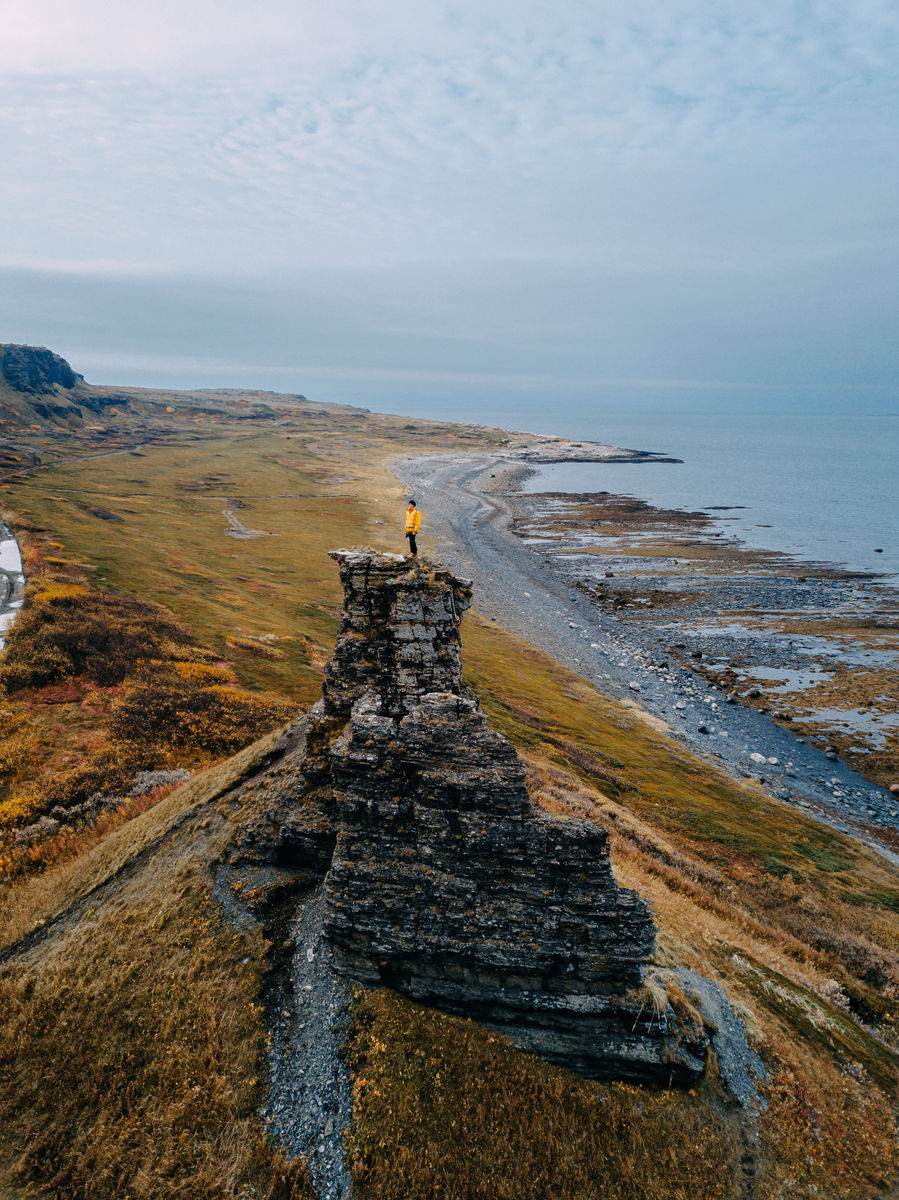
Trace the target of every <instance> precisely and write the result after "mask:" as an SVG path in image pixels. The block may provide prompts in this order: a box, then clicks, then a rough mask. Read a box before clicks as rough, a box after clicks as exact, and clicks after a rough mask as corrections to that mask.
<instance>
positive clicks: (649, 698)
mask: <svg viewBox="0 0 899 1200" xmlns="http://www.w3.org/2000/svg"><path fill="white" fill-rule="evenodd" d="M391 469H392V470H393V471H394V473H395V474H396V475H397V477H398V478H399V479H400V480H401V481H402V482H403V484H404V486H406V487H407V488H409V489H410V490H411V491H412V493H413V494H417V495H418V496H420V497H421V499H420V501H419V508H420V509H421V511H422V513H423V519H422V534H423V537H422V542H423V549H424V552H425V554H427V553H428V551H429V550H430V549H431V548H433V550H434V551H435V552H436V555H437V557H439V558H440V559H441V561H442V562H445V563H446V564H447V565H448V566H449V567H450V569H451V570H453V571H455V572H456V573H457V574H459V575H462V576H466V577H468V578H471V579H473V580H474V584H475V589H476V592H475V594H476V600H477V605H478V608H479V609H480V611H481V612H482V613H484V614H485V615H486V616H487V617H488V618H491V619H493V620H495V621H497V623H499V624H501V625H503V626H504V627H505V628H506V629H508V630H509V631H510V632H512V633H515V634H518V635H519V636H520V637H523V638H524V639H526V640H527V641H528V642H530V643H532V644H533V645H535V646H537V647H539V648H540V649H542V650H545V651H546V652H547V653H548V654H550V655H552V657H553V658H556V659H558V661H560V662H562V663H564V664H565V665H566V666H569V667H571V668H573V669H574V670H575V671H577V672H578V673H579V674H581V675H583V676H584V677H585V678H586V679H588V680H590V682H591V683H593V684H595V685H596V686H597V687H598V688H599V690H600V691H602V692H604V693H606V694H607V695H610V696H613V697H615V698H617V699H619V700H623V701H625V702H628V703H634V702H635V701H637V700H639V705H640V707H641V708H642V709H643V710H644V712H647V713H649V714H650V715H651V717H653V718H656V719H661V720H662V721H663V722H664V723H665V725H666V727H667V728H668V730H669V732H670V733H671V735H672V736H673V737H675V738H676V739H677V740H678V741H680V742H681V743H682V744H684V745H686V746H687V747H689V749H690V750H692V751H693V752H694V753H697V754H702V755H704V756H706V757H711V758H713V759H714V760H715V761H716V762H718V764H719V765H720V766H721V767H722V768H723V769H724V770H726V771H728V772H729V773H730V774H731V775H733V776H735V777H743V778H747V777H753V778H756V779H760V780H762V781H763V782H764V784H765V786H766V787H767V788H768V790H770V791H771V793H772V794H773V795H774V796H776V797H777V798H779V799H781V800H784V801H786V802H789V803H793V804H796V805H797V806H798V807H800V808H802V809H803V811H805V812H806V813H808V814H809V815H811V816H815V817H818V818H820V819H821V820H824V821H826V823H827V824H829V825H831V826H833V827H835V828H837V829H840V830H842V831H843V832H845V833H849V834H851V835H852V836H853V837H856V838H858V839H859V840H860V841H863V842H865V844H867V845H870V846H872V847H873V848H875V849H877V850H878V851H879V852H880V853H882V854H883V855H884V856H885V857H886V858H888V859H889V860H890V861H891V862H894V863H897V864H899V855H897V854H896V853H895V852H894V851H893V850H891V849H889V848H888V847H886V846H884V845H883V844H882V843H880V842H879V841H878V840H876V839H874V838H872V837H871V836H869V835H868V834H867V833H866V832H865V831H863V830H860V829H859V828H858V826H857V825H856V824H855V820H859V821H862V822H864V823H865V824H868V825H875V826H881V827H885V828H891V829H897V828H899V807H897V805H896V803H895V801H894V798H893V797H891V796H890V795H889V793H887V792H885V791H883V790H882V789H880V788H876V787H875V786H874V785H872V784H870V783H868V782H867V781H866V780H864V779H863V778H862V777H861V776H860V775H858V774H856V773H855V772H854V771H852V770H850V768H849V767H847V766H846V765H845V764H844V763H841V762H832V761H828V760H827V759H826V758H825V757H824V754H823V753H822V752H821V751H820V750H817V749H816V748H815V747H813V746H811V745H808V744H806V743H801V742H799V741H798V740H797V739H796V737H795V736H794V735H793V734H791V733H790V732H789V731H788V730H785V729H783V728H781V727H780V726H778V725H776V724H775V723H774V722H773V721H771V720H770V719H769V718H768V717H766V716H765V715H764V714H762V713H759V712H756V711H755V710H753V709H749V708H743V707H741V706H740V705H736V704H734V705H729V704H726V703H725V702H724V698H723V696H722V695H721V692H720V691H718V690H717V689H715V688H713V687H711V686H710V685H709V684H708V683H707V682H706V681H705V680H704V679H702V677H700V676H698V675H696V674H695V673H694V672H692V671H689V670H686V669H682V668H680V667H678V666H676V665H675V664H673V663H669V665H668V666H667V667H665V668H663V667H661V665H660V663H661V662H662V661H663V660H665V659H666V657H667V656H666V653H665V650H664V647H663V646H662V644H661V643H660V642H659V641H658V640H657V639H656V638H655V637H654V636H653V635H652V633H651V632H649V631H641V630H637V629H635V627H634V626H633V625H628V626H625V625H624V624H623V623H622V622H620V621H618V620H616V618H615V617H614V616H613V615H611V614H608V613H605V612H600V611H599V610H598V609H597V608H596V607H595V606H594V605H593V604H592V603H591V602H590V601H589V600H588V599H587V597H585V596H583V595H581V594H580V593H579V592H577V591H575V590H574V589H572V588H571V587H569V586H568V585H567V584H566V583H564V582H563V581H561V580H559V579H557V578H555V577H554V576H553V574H552V572H551V570H550V569H549V566H548V564H547V562H546V560H545V558H544V557H542V556H541V555H539V554H538V553H537V552H536V551H534V550H531V549H530V548H529V547H528V546H526V545H525V544H524V543H523V542H521V541H520V539H518V538H516V537H515V535H514V534H513V533H512V532H511V530H510V520H511V512H510V509H509V506H508V505H507V503H505V502H504V500H503V495H502V489H504V488H505V489H507V490H511V489H512V488H513V487H514V474H513V472H515V471H520V469H521V466H520V464H515V465H514V466H513V465H512V464H510V463H509V461H508V460H506V459H503V458H500V457H494V456H485V455H478V456H473V455H461V454H447V455H430V456H428V457H426V458H410V459H399V460H394V462H393V463H392V464H391ZM709 729H711V730H712V731H713V732H712V733H711V734H709V733H708V732H702V731H701V730H706V731H707V730H709ZM753 754H755V755H759V754H761V755H762V756H763V759H764V762H763V763H762V764H759V763H758V759H757V758H756V759H752V758H751V757H750V756H751V755H753ZM771 760H775V761H773V762H772V761H771ZM834 791H838V792H839V796H838V798H835V797H834V795H833V792H834Z"/></svg>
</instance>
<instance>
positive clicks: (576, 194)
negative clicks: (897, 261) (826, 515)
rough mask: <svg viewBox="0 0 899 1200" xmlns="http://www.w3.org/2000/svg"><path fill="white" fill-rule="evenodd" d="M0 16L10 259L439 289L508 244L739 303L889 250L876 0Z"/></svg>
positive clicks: (105, 4) (595, 284)
mask: <svg viewBox="0 0 899 1200" xmlns="http://www.w3.org/2000/svg"><path fill="white" fill-rule="evenodd" d="M76 14H77V19H76ZM4 19H5V21H6V25H5V28H4V38H3V39H2V41H0V67H2V69H3V71H4V76H3V78H0V129H2V130H3V137H4V162H5V168H6V169H5V172H4V179H3V182H2V184H0V200H2V211H3V214H4V226H5V231H4V232H5V236H4V238H3V241H2V247H0V261H2V262H5V263H6V264H7V265H10V266H17V267H23V266H27V265H29V264H30V265H32V266H33V267H34V268H35V269H36V270H41V269H46V268H48V267H52V266H53V265H54V264H56V265H58V266H59V267H60V269H64V270H66V271H69V272H71V271H77V270H78V267H79V264H82V265H83V271H84V274H85V276H95V275H98V274H102V273H103V271H104V270H106V271H107V273H108V274H110V275H113V274H116V273H117V274H119V275H125V274H128V273H131V274H133V275H134V276H136V277H139V276H152V275H160V274H162V275H164V274H166V273H170V274H177V273H185V274H190V273H193V274H197V273H202V274H206V275H210V276H216V275H217V276H225V277H228V276H233V277H234V278H235V279H237V278H238V277H246V276H255V277H256V278H259V279H264V278H266V277H268V278H271V279H275V278H276V277H277V278H285V279H286V278H289V277H290V276H291V273H293V274H294V275H297V276H298V275H301V274H302V273H303V272H304V271H307V270H308V269H309V268H310V267H311V266H314V267H316V268H317V269H318V270H319V271H320V272H325V273H326V272H327V270H331V271H332V272H334V271H337V270H338V268H346V267H350V266H354V265H358V264H362V265H368V266H371V267H372V268H376V269H379V270H380V271H381V272H382V278H383V279H384V281H385V287H386V286H388V282H387V281H388V280H389V271H391V270H393V269H394V268H399V267H402V266H403V265H405V268H408V269H411V268H412V266H413V265H414V264H430V266H429V267H428V270H431V271H434V272H436V274H437V276H438V277H439V278H440V279H442V280H443V281H444V285H445V287H446V288H451V287H454V286H459V278H460V273H461V275H462V276H464V277H465V279H466V280H469V281H472V280H477V278H478V275H479V270H480V272H481V274H483V272H484V271H485V270H488V267H487V264H489V263H491V262H504V261H517V262H519V263H524V264H528V263H530V264H532V268H533V269H532V270H531V272H530V279H531V281H532V286H534V287H537V286H542V285H543V283H544V282H545V281H546V280H547V279H550V280H555V284H554V286H556V287H559V288H562V289H564V286H565V285H564V283H560V282H559V278H560V276H559V269H561V268H562V267H564V266H566V265H567V266H571V265H574V264H577V265H578V267H579V269H580V270H582V272H583V277H584V280H585V282H584V283H583V286H584V287H585V288H586V289H587V290H588V291H589V289H590V288H591V287H592V288H593V290H594V291H595V292H596V294H597V295H603V296H604V295H605V294H606V292H607V291H608V289H609V288H610V287H614V286H618V281H620V280H622V279H624V280H633V279H639V280H641V281H642V283H646V282H647V281H648V280H650V279H651V278H654V277H658V278H663V277H664V278H665V280H666V286H667V278H668V276H669V275H670V274H671V273H672V272H673V273H678V272H680V276H681V278H682V279H683V281H684V288H685V294H687V293H689V291H690V280H691V276H692V273H695V272H696V271H697V270H698V271H700V272H702V273H703V278H710V277H711V276H712V275H714V273H716V272H717V273H724V274H727V275H728V276H729V277H730V278H732V279H734V280H735V281H738V282H737V285H735V286H738V287H739V288H740V289H742V290H743V292H744V293H745V298H746V304H748V305H749V307H752V303H754V299H753V298H756V299H757V298H758V296H759V295H760V294H761V293H760V291H759V288H760V286H761V283H760V282H759V281H761V280H764V279H770V278H774V276H775V275H776V273H777V272H778V270H779V269H780V268H781V267H782V266H783V265H784V264H785V263H789V262H793V261H795V262H797V263H806V264H811V263H814V262H820V261H830V262H839V261H843V262H845V263H846V270H847V271H848V272H849V274H850V275H852V277H853V279H855V277H856V274H857V271H858V269H860V268H859V264H861V263H863V262H865V261H867V258H868V257H869V256H870V254H871V252H872V251H873V252H874V253H875V254H876V253H877V252H878V251H879V252H881V253H883V254H894V253H895V250H896V239H897V234H896V226H895V218H894V215H893V200H892V197H893V196H894V195H895V191H896V183H897V182H899V181H897V179H896V175H897V171H896V164H895V157H894V144H895V113H896V111H897V102H899V83H897V78H896V74H895V69H894V63H895V61H896V58H897V55H899V16H897V13H896V10H895V8H894V6H893V5H892V4H886V3H882V2H881V0H855V2H854V3H853V4H851V5H847V4H845V3H844V4H837V3H834V2H833V0H822V3H819V4H816V5H815V6H814V11H812V10H811V9H810V7H809V6H807V5H804V4H799V3H796V4H786V5H785V4H783V3H782V2H778V3H775V2H774V0H768V2H767V3H766V2H761V0H760V2H759V3H757V4H755V5H752V6H749V7H747V6H745V5H744V4H742V3H741V4H739V5H738V4H737V3H736V2H735V0H729V2H727V3H719V4H717V5H715V6H708V5H698V4H696V3H695V2H694V0H689V2H688V0H672V2H671V3H669V4H665V5H662V6H659V5H658V4H656V3H650V2H649V0H631V2H630V3H628V4H624V3H623V2H622V3H611V2H608V0H606V2H603V0H590V2H582V0H560V3H559V4H556V5H552V6H550V5H546V4H545V3H543V0H540V3H537V0H514V2H513V0H493V2H492V3H488V4H486V5H484V6H482V7H481V8H479V9H477V10H474V9H473V8H471V7H466V8H465V9H464V10H463V9H462V8H461V7H459V6H455V7H454V6H451V5H450V4H449V3H437V2H435V0H430V2H429V0H417V2H415V3H413V0H332V2H331V3H329V4H328V5H327V6H322V5H320V4H316V5H313V4H311V3H309V2H308V0H306V2H302V3H297V2H296V0H291V2H288V0H259V3H257V4H255V5H254V6H253V7H252V9H250V8H249V7H248V6H246V5H245V4H244V3H243V2H240V3H238V0H192V2H191V3H190V4H188V5H184V4H183V3H182V2H180V0H179V3H175V0H159V2H158V3H156V4H154V5H152V6H144V7H143V8H141V9H140V10H136V9H134V7H133V6H130V5H120V4H113V3H112V2H111V0H81V2H80V3H79V5H78V6H76V7H73V6H72V5H71V4H70V2H69V0H27V3H26V0H12V2H10V0H7V4H6V6H5V8H4ZM457 264H463V265H462V266H461V267H460V268H459V269H458V270H457V269H456V265H457ZM478 264H480V268H479V266H478ZM527 274H528V272H527V271H526V270H525V272H524V275H525V276H526V277H527ZM321 277H322V278H324V275H322V276H321ZM235 286H239V285H235ZM521 286H522V287H524V288H525V289H526V288H527V286H528V284H527V279H526V278H525V279H524V280H522V283H521ZM579 286H581V285H580V284H579ZM709 286H711V285H709ZM475 290H476V289H475ZM462 291H463V292H465V291H466V288H465V286H463V287H462ZM404 295H405V292H403V291H402V289H401V294H400V297H398V298H397V300H396V303H391V304H385V303H384V302H383V301H381V302H380V303H379V302H378V300H377V298H376V297H375V296H373V297H370V300H369V302H370V304H371V305H373V308H372V309H371V310H370V312H369V314H368V315H369V319H370V320H371V322H372V323H373V324H374V325H378V324H381V325H383V323H384V321H385V319H386V312H385V309H388V310H390V311H391V316H390V318H389V321H390V323H391V325H392V328H394V329H402V328H410V329H411V328H416V329H419V330H420V322H421V318H422V314H421V313H420V312H419V311H414V310H413V309H410V310H408V311H407V312H404V311H403V310H402V305H403V303H405V301H404V300H403V299H402V297H403V296H404ZM560 295H561V293H560ZM510 303H511V310H510V322H511V323H513V324H514V321H515V314H516V306H515V302H514V298H513V299H512V300H511V301H510ZM549 307H550V309H551V310H552V309H553V308H556V309H559V308H560V307H561V309H562V310H563V311H568V310H567V308H566V306H565V305H561V306H560V305H559V304H558V303H556V304H553V302H552V301H551V302H550V305H549ZM600 307H602V306H600ZM450 308H452V306H450ZM587 310H588V311H590V305H589V304H588V305H587ZM432 311H433V314H434V323H435V325H436V326H437V327H439V329H440V331H441V336H443V335H446V336H449V335H450V333H451V324H452V321H453V320H456V321H458V322H459V323H460V328H461V327H462V326H463V325H465V326H466V327H467V324H477V321H478V310H477V301H475V308H474V310H473V311H472V312H471V313H470V314H462V313H460V312H456V314H455V316H453V315H452V314H451V313H450V314H448V313H447V312H446V310H445V306H443V305H441V304H439V303H438V302H437V301H436V300H435V301H434V307H433V310H432ZM604 311H605V310H604ZM700 311H704V310H703V306H702V305H701V304H699V303H698V301H697V314H698V313H699V312H700ZM520 316H521V319H522V321H524V322H525V323H526V320H527V318H526V314H525V313H524V312H521V314H520ZM609 318H610V319H612V320H613V321H614V320H615V313H614V312H611V313H610V314H609ZM621 319H622V320H623V319H624V318H623V317H622V318H621ZM634 319H635V318H632V319H631V325H630V326H629V327H628V330H627V335H628V336H627V337H625V338H624V339H623V341H624V342H626V343H627V344H628V345H631V344H633V345H634V346H635V347H637V349H635V351H634V353H635V354H638V353H639V349H638V343H639V335H640V329H639V327H638V326H635V325H634V324H633V320H634ZM488 323H489V322H488ZM825 324H826V322H825ZM576 327H577V322H576V320H575V319H574V314H572V328H576ZM631 335H636V340H634V338H632V336H631ZM559 336H561V334H560V335H559ZM824 336H826V335H825V334H824V333H823V332H822V337H824ZM337 352H338V351H337V349H336V347H335V353H337ZM334 366H335V369H336V368H337V367H338V366H339V363H337V362H336V361H335V364H334ZM617 369H618V364H616V370H617ZM634 369H635V371H636V370H637V369H638V367H637V364H636V363H635V366H634ZM639 369H640V370H641V371H642V367H640V368H639ZM693 376H697V372H695V371H694V372H693Z"/></svg>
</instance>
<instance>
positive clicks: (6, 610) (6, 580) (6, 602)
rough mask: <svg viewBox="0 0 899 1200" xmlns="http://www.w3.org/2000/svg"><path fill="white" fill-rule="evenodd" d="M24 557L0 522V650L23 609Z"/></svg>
mask: <svg viewBox="0 0 899 1200" xmlns="http://www.w3.org/2000/svg"><path fill="white" fill-rule="evenodd" d="M23 586H24V576H23V575H22V556H21V554H20V553H19V546H18V543H17V542H16V540H15V538H14V537H13V536H12V534H11V533H10V532H9V530H8V529H7V528H6V526H5V525H4V524H3V522H2V521H0V650H2V649H3V645H4V636H3V635H4V633H5V631H6V630H7V629H9V627H10V625H11V624H12V623H13V621H14V620H15V618H16V613H17V612H18V610H19V609H20V608H21V607H22V589H23Z"/></svg>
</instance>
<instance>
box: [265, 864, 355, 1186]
mask: <svg viewBox="0 0 899 1200" xmlns="http://www.w3.org/2000/svg"><path fill="white" fill-rule="evenodd" d="M324 917H325V898H324V887H323V885H321V884H320V885H319V886H318V887H317V888H316V889H315V890H314V891H313V892H311V893H310V894H309V897H308V899H306V900H305V902H304V903H303V905H302V907H301V908H300V909H299V911H298V912H297V914H296V917H295V920H294V923H293V925H292V927H291V929H290V934H289V938H290V941H291V942H292V943H293V951H292V955H291V959H290V964H289V970H288V976H287V980H286V986H284V987H282V988H281V989H280V996H279V998H278V1003H279V1004H280V1008H279V1009H277V1010H275V1011H274V1012H273V1013H272V1018H273V1020H272V1023H271V1026H270V1029H271V1034H272V1041H271V1045H270V1047H269V1088H268V1096H267V1098H266V1102H265V1104H264V1105H263V1108H262V1116H263V1119H264V1120H265V1122H266V1124H267V1126H268V1128H269V1129H270V1130H271V1132H272V1133H273V1134H274V1135H275V1136H276V1137H277V1138H278V1140H279V1141H280V1143H281V1144H282V1146H283V1147H284V1149H285V1151H286V1152H287V1153H288V1154H290V1155H291V1156H293V1157H298V1156H300V1155H302V1156H304V1157H305V1158H306V1159H307V1161H308V1163H309V1173H310V1176H311V1178H312V1183H313V1186H314V1187H315V1189H316V1191H317V1192H318V1195H319V1197H320V1200H346V1198H347V1197H349V1195H350V1176H349V1172H348V1170H347V1165H346V1155H345V1152H344V1137H343V1135H344V1131H345V1130H346V1129H347V1128H348V1126H349V1124H350V1117H351V1107H352V1106H351V1099H352V1092H351V1084H350V1073H349V1071H348V1069H347V1067H346V1064H345V1063H344V1061H343V1059H342V1058H341V1056H340V1049H341V1047H342V1045H343V1044H344V1042H345V1040H346V1024H347V1017H346V1013H347V1005H348V1003H349V1000H350V990H349V987H348V986H347V984H346V982H345V981H344V980H342V979H340V978H338V976H337V975H336V974H335V973H334V970H333V967H332V958H331V948H330V945H329V943H328V941H327V938H326V936H325V932H324Z"/></svg>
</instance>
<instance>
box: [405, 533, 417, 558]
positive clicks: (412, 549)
mask: <svg viewBox="0 0 899 1200" xmlns="http://www.w3.org/2000/svg"><path fill="white" fill-rule="evenodd" d="M406 537H407V538H408V539H409V553H410V554H417V553H418V546H416V544H415V534H414V533H407V534H406Z"/></svg>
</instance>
